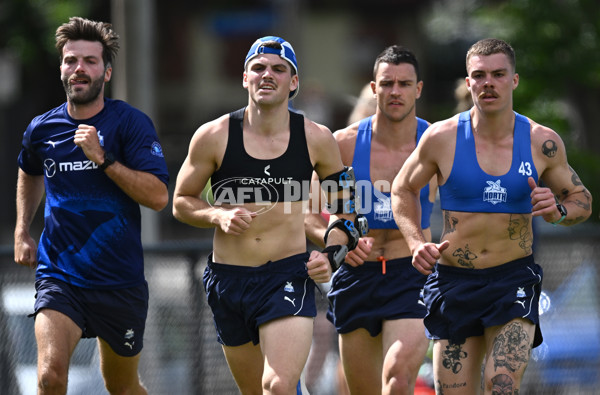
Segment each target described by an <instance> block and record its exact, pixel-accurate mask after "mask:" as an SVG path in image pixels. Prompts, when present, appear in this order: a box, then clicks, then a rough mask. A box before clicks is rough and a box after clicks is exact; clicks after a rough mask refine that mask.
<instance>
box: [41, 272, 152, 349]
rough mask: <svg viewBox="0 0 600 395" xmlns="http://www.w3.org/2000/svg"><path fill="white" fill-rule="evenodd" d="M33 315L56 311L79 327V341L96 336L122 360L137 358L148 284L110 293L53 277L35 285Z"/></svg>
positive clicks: (144, 320)
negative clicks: (44, 311)
mask: <svg viewBox="0 0 600 395" xmlns="http://www.w3.org/2000/svg"><path fill="white" fill-rule="evenodd" d="M35 289H36V295H35V305H34V309H35V313H34V314H33V315H35V314H37V313H38V312H39V311H40V310H42V309H51V310H56V311H59V312H61V313H63V314H65V315H66V316H67V317H69V318H70V319H71V320H73V322H75V324H76V325H77V326H78V327H79V328H81V330H82V334H81V337H82V338H93V337H99V338H101V339H102V340H104V341H106V342H107V343H108V344H109V345H110V347H111V348H112V349H113V351H114V352H115V353H117V354H118V355H120V356H123V357H132V356H135V355H137V354H138V353H139V352H140V351H142V348H143V346H144V329H145V327H146V316H147V315H148V283H147V282H145V281H144V283H143V284H141V285H139V286H137V287H132V288H122V289H114V290H112V289H111V290H106V289H102V290H99V289H89V288H81V287H76V286H73V285H70V284H67V283H65V282H63V281H60V280H56V279H54V278H49V277H46V278H40V279H38V280H36V282H35Z"/></svg>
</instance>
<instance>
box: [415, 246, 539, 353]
mask: <svg viewBox="0 0 600 395" xmlns="http://www.w3.org/2000/svg"><path fill="white" fill-rule="evenodd" d="M542 277H543V271H542V268H541V267H540V266H539V265H537V264H536V263H534V261H533V256H532V255H530V256H527V257H525V258H521V259H517V260H514V261H511V262H508V263H505V264H503V265H499V266H495V267H491V268H488V269H463V268H458V267H454V266H446V265H439V264H438V265H436V271H435V272H433V273H432V274H430V275H429V277H428V278H427V282H426V284H425V289H424V299H425V304H426V305H427V316H425V328H426V333H427V337H429V338H430V339H435V340H437V339H448V340H449V341H450V343H453V344H463V343H464V342H465V340H466V339H467V338H468V337H472V336H482V335H483V333H484V329H485V328H489V327H491V326H496V325H503V324H506V323H507V322H509V321H511V320H512V319H514V318H519V317H521V318H527V319H528V320H530V321H531V322H532V323H533V324H534V325H536V330H535V335H534V341H533V347H537V346H539V345H540V344H541V343H542V340H543V338H542V332H541V330H540V322H539V312H538V304H539V299H540V292H541V289H542Z"/></svg>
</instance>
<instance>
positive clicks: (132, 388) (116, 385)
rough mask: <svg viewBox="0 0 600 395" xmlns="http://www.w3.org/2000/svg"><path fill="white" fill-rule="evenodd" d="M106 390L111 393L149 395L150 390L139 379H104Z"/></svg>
mask: <svg viewBox="0 0 600 395" xmlns="http://www.w3.org/2000/svg"><path fill="white" fill-rule="evenodd" d="M104 385H105V386H106V390H107V391H108V393H109V394H111V395H147V394H148V392H147V391H146V389H145V388H144V386H143V385H142V383H141V382H140V381H139V379H138V380H136V381H132V382H114V381H112V382H110V381H106V380H105V381H104Z"/></svg>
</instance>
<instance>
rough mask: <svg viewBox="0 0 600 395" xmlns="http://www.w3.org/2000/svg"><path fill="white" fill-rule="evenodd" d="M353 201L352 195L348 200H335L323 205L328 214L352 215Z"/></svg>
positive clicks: (354, 209)
mask: <svg viewBox="0 0 600 395" xmlns="http://www.w3.org/2000/svg"><path fill="white" fill-rule="evenodd" d="M354 200H355V199H354V195H352V196H351V197H350V199H335V200H333V201H332V202H331V203H329V202H327V203H325V209H326V210H327V212H328V213H329V214H352V213H354V212H355V211H356V207H355V203H354Z"/></svg>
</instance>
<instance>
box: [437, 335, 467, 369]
mask: <svg viewBox="0 0 600 395" xmlns="http://www.w3.org/2000/svg"><path fill="white" fill-rule="evenodd" d="M466 357H467V353H466V352H465V351H463V349H462V347H461V345H460V344H453V343H449V344H448V345H447V346H446V351H444V353H443V355H442V365H443V366H444V368H446V369H448V370H452V373H454V374H457V373H458V372H460V370H461V369H462V363H461V362H460V360H461V359H465V358H466Z"/></svg>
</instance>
